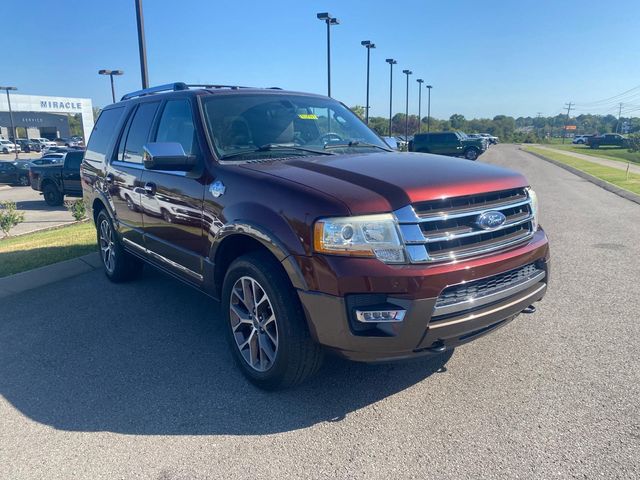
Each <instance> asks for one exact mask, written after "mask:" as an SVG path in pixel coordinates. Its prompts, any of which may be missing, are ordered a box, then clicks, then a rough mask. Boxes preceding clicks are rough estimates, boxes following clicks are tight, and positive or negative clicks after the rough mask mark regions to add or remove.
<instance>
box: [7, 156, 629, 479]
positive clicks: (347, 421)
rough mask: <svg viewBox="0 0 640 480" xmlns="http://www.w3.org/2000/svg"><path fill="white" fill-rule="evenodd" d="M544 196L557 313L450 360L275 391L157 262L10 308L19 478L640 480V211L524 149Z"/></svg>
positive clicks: (353, 372)
mask: <svg viewBox="0 0 640 480" xmlns="http://www.w3.org/2000/svg"><path fill="white" fill-rule="evenodd" d="M480 161H486V162H490V163H494V164H498V165H505V166H509V167H511V168H514V169H517V170H519V171H521V172H523V173H524V174H525V175H526V176H527V177H528V178H529V180H530V182H531V184H532V186H533V187H534V188H535V189H536V191H537V192H538V195H539V197H540V201H541V212H542V213H541V220H542V225H543V226H544V227H545V229H546V230H547V233H548V235H549V237H550V241H551V247H552V262H553V263H552V283H551V285H550V288H549V291H548V294H547V296H546V298H545V300H544V301H543V303H542V304H540V305H539V308H538V311H537V313H535V314H533V315H522V316H520V317H519V318H518V319H516V320H515V321H514V322H512V323H511V324H509V325H508V326H506V327H504V328H502V329H500V330H498V331H496V332H494V333H493V334H491V335H488V336H486V337H483V338H481V339H479V340H477V341H475V342H473V343H471V344H468V345H466V346H463V347H461V348H459V349H457V350H456V351H455V352H454V353H453V354H451V353H447V354H446V355H444V356H442V357H437V358H433V359H420V360H415V361H411V362H404V363H395V364H387V365H363V364H355V363H349V362H346V361H340V360H330V361H328V362H326V364H325V366H324V368H323V370H322V371H321V372H320V375H319V376H318V377H317V378H315V379H314V380H312V381H311V382H309V383H307V384H305V385H303V386H301V387H299V388H296V389H293V390H289V391H285V392H279V393H265V392H262V391H259V390H257V389H256V388H254V387H252V386H251V385H249V384H248V383H247V382H245V381H244V380H243V378H242V376H241V375H240V373H239V372H238V370H237V369H236V368H235V367H234V366H233V364H232V359H231V356H230V354H229V353H228V351H227V347H226V344H225V343H224V338H223V335H222V328H223V325H222V323H221V321H220V320H219V316H218V312H217V305H216V304H215V303H213V302H212V301H211V300H209V299H207V298H206V297H204V296H203V295H201V294H199V293H198V292H196V291H194V290H191V289H190V288H188V287H186V286H183V285H181V284H180V283H178V282H176V281H174V280H172V279H169V278H167V277H165V276H162V275H159V274H156V273H155V272H154V271H152V270H151V269H147V270H146V272H145V275H144V276H143V278H142V279H141V280H139V281H137V282H135V283H130V284H126V285H112V284H110V283H108V281H107V280H106V279H105V277H104V275H103V274H102V273H101V272H99V271H96V272H92V273H89V274H85V275H82V276H79V277H75V278H73V279H71V280H70V281H67V282H63V283H58V284H53V285H50V286H48V287H45V288H42V289H41V290H39V291H30V292H26V293H23V294H19V295H15V296H13V297H8V298H5V299H3V301H2V304H1V305H0V395H1V397H0V478H2V479H4V478H7V479H31V478H47V479H53V478H60V479H63V478H64V479H67V478H91V479H115V478H154V479H163V480H169V479H180V480H183V479H184V480H186V479H205V478H211V479H214V478H252V479H258V478H276V477H280V478H385V479H389V478H421V479H424V478H456V479H459V478H545V479H546V478H572V477H574V478H575V477H579V478H595V477H602V478H638V477H640V322H639V320H640V313H639V312H640V282H639V281H638V279H639V278H640V260H639V259H640V240H639V239H640V206H639V205H637V204H634V203H631V202H629V201H627V200H624V199H622V198H620V197H618V196H616V195H614V194H612V193H609V192H607V191H604V190H602V189H600V188H599V187H597V186H595V185H593V184H591V183H588V182H587V181H585V180H583V179H581V178H578V177H576V176H574V175H572V174H571V173H569V172H567V171H565V170H562V169H560V168H558V167H556V166H554V165H551V164H549V163H546V162H544V161H542V160H540V159H538V158H536V157H533V156H531V155H529V154H526V153H524V152H521V151H519V150H518V149H517V147H514V146H510V145H498V146H496V147H492V148H491V149H490V151H489V152H488V153H486V154H485V155H484V156H483V157H481V160H480Z"/></svg>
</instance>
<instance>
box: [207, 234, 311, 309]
mask: <svg viewBox="0 0 640 480" xmlns="http://www.w3.org/2000/svg"><path fill="white" fill-rule="evenodd" d="M223 230H224V233H223V234H221V235H219V237H218V238H217V240H216V241H215V242H214V244H213V245H212V247H211V252H210V255H209V262H210V263H211V264H212V268H213V271H212V272H211V273H212V277H213V278H212V287H213V291H214V296H216V297H217V298H220V294H221V292H222V283H223V281H224V276H225V274H226V272H227V270H228V269H229V266H230V265H231V263H232V262H233V261H234V260H235V259H236V258H238V257H240V256H242V255H245V254H247V253H250V252H254V251H265V252H267V253H269V254H270V255H271V256H273V258H274V259H275V260H277V262H278V263H279V264H280V265H281V266H282V268H283V269H284V271H285V273H286V274H287V277H288V278H289V280H290V282H291V284H292V286H293V287H294V288H296V289H302V290H306V289H308V287H307V283H306V281H305V279H304V276H303V274H302V272H301V270H300V268H299V267H298V264H297V263H296V262H295V261H294V260H293V257H292V256H291V254H290V253H289V252H288V250H287V249H286V247H285V246H284V244H282V242H281V241H280V240H279V239H278V238H277V237H276V236H275V235H273V234H272V233H271V232H269V231H268V230H267V229H265V228H264V227H261V226H258V225H255V224H253V223H251V222H234V223H233V224H228V225H225V227H224V228H223Z"/></svg>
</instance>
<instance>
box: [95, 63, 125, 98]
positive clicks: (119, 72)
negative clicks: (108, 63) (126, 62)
mask: <svg viewBox="0 0 640 480" xmlns="http://www.w3.org/2000/svg"><path fill="white" fill-rule="evenodd" d="M98 75H109V78H110V79H111V98H112V99H113V103H116V89H115V88H114V86H113V76H114V75H124V72H123V71H122V70H98Z"/></svg>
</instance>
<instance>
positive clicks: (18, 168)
mask: <svg viewBox="0 0 640 480" xmlns="http://www.w3.org/2000/svg"><path fill="white" fill-rule="evenodd" d="M0 183H6V184H9V185H22V186H27V185H29V162H24V161H20V160H17V161H14V162H8V161H0Z"/></svg>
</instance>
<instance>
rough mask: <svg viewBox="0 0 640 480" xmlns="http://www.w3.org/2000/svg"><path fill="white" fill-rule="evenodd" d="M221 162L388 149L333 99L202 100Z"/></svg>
mask: <svg viewBox="0 0 640 480" xmlns="http://www.w3.org/2000/svg"><path fill="white" fill-rule="evenodd" d="M202 106H203V111H204V119H205V123H206V126H207V129H208V130H209V135H210V137H211V140H212V141H213V144H214V147H215V149H216V153H217V155H218V158H220V159H222V160H224V159H225V158H228V159H231V158H232V157H233V158H234V159H238V160H241V159H242V157H243V156H245V155H246V157H249V158H262V157H268V158H278V157H289V156H292V155H296V156H297V155H317V154H319V153H320V154H323V153H336V152H339V153H362V152H364V151H373V150H387V151H389V147H388V146H387V145H386V144H385V143H384V142H383V141H382V140H380V138H378V136H377V135H376V134H375V133H373V132H372V131H371V130H370V129H369V128H368V127H367V126H366V125H365V124H364V123H363V122H362V121H361V120H360V119H359V118H358V117H357V116H356V115H355V114H354V113H352V112H351V111H350V110H349V109H348V108H346V107H345V106H344V105H342V104H341V103H339V102H336V101H335V100H331V99H329V98H323V97H313V96H306V95H288V94H276V95H265V94H247V95H240V94H230V95H221V94H216V95H212V96H209V97H204V98H203V99H202Z"/></svg>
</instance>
